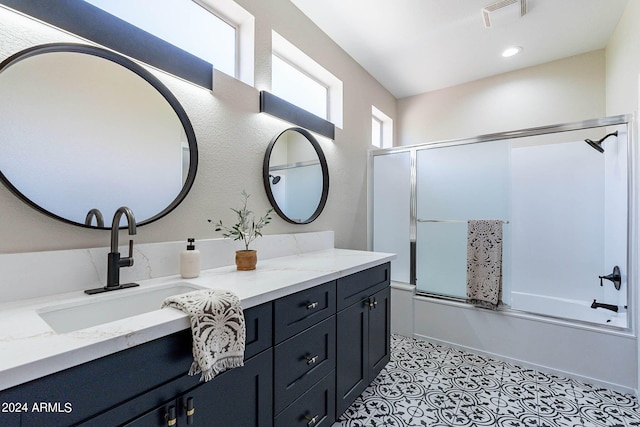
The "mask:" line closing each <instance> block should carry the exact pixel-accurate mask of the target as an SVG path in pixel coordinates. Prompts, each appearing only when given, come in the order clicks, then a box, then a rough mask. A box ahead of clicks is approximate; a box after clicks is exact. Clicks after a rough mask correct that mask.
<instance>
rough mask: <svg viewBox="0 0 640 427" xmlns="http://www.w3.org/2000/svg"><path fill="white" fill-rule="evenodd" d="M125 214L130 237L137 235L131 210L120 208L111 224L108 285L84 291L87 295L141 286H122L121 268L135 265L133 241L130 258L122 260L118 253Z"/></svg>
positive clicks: (131, 242) (135, 284) (133, 284)
mask: <svg viewBox="0 0 640 427" xmlns="http://www.w3.org/2000/svg"><path fill="white" fill-rule="evenodd" d="M123 214H124V215H125V217H126V218H127V226H128V228H129V235H130V236H132V235H134V234H136V219H135V217H134V216H133V212H132V211H131V209H129V208H128V207H126V206H122V207H121V208H118V210H117V211H116V213H115V214H114V215H113V222H112V223H111V252H109V255H107V285H106V286H104V287H102V288H96V289H88V290H86V291H84V292H85V293H86V294H89V295H93V294H98V293H101V292H108V291H115V290H118V289H125V288H133V287H135V286H139V285H138V284H137V283H125V284H123V285H121V284H120V267H131V266H132V265H133V240H129V256H128V257H125V258H122V257H120V252H118V232H119V231H120V218H121V217H122V215H123Z"/></svg>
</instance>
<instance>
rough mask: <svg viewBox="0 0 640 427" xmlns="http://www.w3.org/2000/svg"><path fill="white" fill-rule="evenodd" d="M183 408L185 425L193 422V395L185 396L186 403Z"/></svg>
mask: <svg viewBox="0 0 640 427" xmlns="http://www.w3.org/2000/svg"><path fill="white" fill-rule="evenodd" d="M184 409H185V410H186V414H187V425H191V424H193V414H195V412H196V408H195V407H194V406H193V397H189V398H187V403H186V404H185V405H184Z"/></svg>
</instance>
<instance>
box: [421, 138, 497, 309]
mask: <svg viewBox="0 0 640 427" xmlns="http://www.w3.org/2000/svg"><path fill="white" fill-rule="evenodd" d="M509 153H510V142H509V141H508V140H502V141H492V142H484V143H482V144H465V145H457V146H445V147H438V148H425V149H421V150H418V152H417V156H416V174H417V175H416V176H417V218H418V223H417V239H416V288H417V290H418V291H419V292H422V293H426V294H437V295H444V296H449V297H453V298H466V271H467V221H468V220H471V219H496V220H508V218H509ZM506 227H508V226H506ZM503 233H504V234H503V237H504V242H503V248H504V246H506V245H507V244H508V228H505V229H504V231H503ZM507 253H508V251H506V250H504V253H503V256H504V255H506V254H507ZM505 267H507V268H505ZM506 278H508V263H507V262H505V263H504V266H503V287H504V288H506V287H507V286H508V280H506ZM503 293H504V294H506V295H508V292H503Z"/></svg>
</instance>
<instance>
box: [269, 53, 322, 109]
mask: <svg viewBox="0 0 640 427" xmlns="http://www.w3.org/2000/svg"><path fill="white" fill-rule="evenodd" d="M273 57H276V58H278V59H279V60H281V61H282V62H284V63H285V64H286V65H288V66H290V67H291V68H293V69H294V70H295V71H297V72H299V73H300V74H302V75H304V76H305V77H307V78H308V79H309V80H311V81H313V82H314V83H317V84H318V86H320V87H322V88H323V89H324V91H325V97H324V110H325V111H324V115H323V116H319V117H320V118H322V119H324V120H329V115H330V108H329V106H330V102H331V92H330V90H329V89H330V87H329V86H328V85H327V84H326V83H325V82H323V81H322V80H320V79H318V78H317V77H315V76H314V75H313V74H311V73H309V72H307V71H306V70H305V69H303V68H301V67H300V66H298V65H297V64H295V63H294V62H292V61H290V60H289V59H287V58H285V57H283V56H282V55H279V54H278V53H277V52H275V51H272V52H271V58H273ZM271 70H272V75H271V84H272V85H273V62H272V67H271ZM272 89H273V88H272ZM272 93H273V94H274V95H276V96H280V95H279V94H277V93H275V92H274V91H273V90H272ZM300 108H302V109H303V110H306V108H304V107H301V106H300ZM306 111H309V110H306ZM312 114H313V113H312Z"/></svg>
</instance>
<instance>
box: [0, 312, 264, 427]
mask: <svg viewBox="0 0 640 427" xmlns="http://www.w3.org/2000/svg"><path fill="white" fill-rule="evenodd" d="M272 308H273V307H272V304H271V303H266V304H263V305H260V306H257V307H252V308H249V309H247V310H245V319H246V323H247V345H246V349H245V366H244V367H241V368H235V369H231V370H229V371H226V372H224V373H222V374H220V375H219V376H217V377H216V378H214V379H213V380H212V381H210V382H208V383H200V382H199V376H188V375H186V374H187V371H188V370H189V367H190V366H191V362H192V361H193V356H192V355H191V331H190V330H184V331H180V332H178V333H175V334H172V335H169V336H166V337H162V338H159V339H157V340H154V341H151V342H148V343H144V344H141V345H138V346H135V347H132V348H130V349H127V350H123V351H120V352H118V353H114V354H111V355H109V356H105V357H103V358H100V359H97V360H94V361H91V362H87V363H85V364H82V365H79V366H76V367H73V368H70V369H67V370H65V371H62V372H58V373H55V374H52V375H49V376H47V377H44V378H40V379H37V380H34V381H31V382H29V383H26V384H23V385H20V386H17V387H14V388H11V389H8V390H4V391H0V400H1V401H7V402H27V403H28V404H29V405H30V406H31V405H33V404H34V403H38V402H44V403H50V404H51V405H53V407H54V408H53V409H56V411H49V412H35V411H32V410H31V411H29V412H25V413H22V414H20V418H19V420H17V419H16V418H15V417H14V418H6V419H5V418H4V417H2V414H0V424H1V425H2V426H3V427H5V426H11V427H14V426H16V427H17V426H22V427H40V426H47V427H55V426H77V425H83V426H92V427H93V426H118V425H127V423H130V425H132V426H135V425H144V426H145V427H148V426H151V427H152V426H156V425H157V426H167V425H170V424H168V420H170V418H169V417H167V418H165V409H166V413H168V411H169V409H170V407H171V406H173V407H174V409H175V413H176V424H174V425H177V426H181V425H189V424H187V423H188V422H193V424H190V425H202V426H213V427H215V426H217V425H220V426H225V427H226V426H228V425H233V426H234V427H244V426H247V427H257V426H259V427H263V426H266V427H269V426H271V425H272V421H273V405H272V400H271V399H272V390H273V360H272V359H273V356H272V354H273V350H272V346H273V338H272V337H273V329H272V327H273V319H272ZM189 405H193V407H194V409H195V410H194V412H193V416H191V417H188V416H187V413H186V412H187V410H188V409H185V406H187V407H188V406H189ZM67 408H68V409H69V410H66V409H67ZM49 409H51V406H50V408H49ZM65 410H66V411H65ZM215 419H218V420H229V419H233V420H239V422H236V421H234V422H233V423H232V424H224V423H222V424H213V423H212V420H215ZM196 423H197V424H196Z"/></svg>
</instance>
